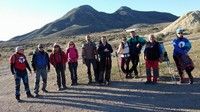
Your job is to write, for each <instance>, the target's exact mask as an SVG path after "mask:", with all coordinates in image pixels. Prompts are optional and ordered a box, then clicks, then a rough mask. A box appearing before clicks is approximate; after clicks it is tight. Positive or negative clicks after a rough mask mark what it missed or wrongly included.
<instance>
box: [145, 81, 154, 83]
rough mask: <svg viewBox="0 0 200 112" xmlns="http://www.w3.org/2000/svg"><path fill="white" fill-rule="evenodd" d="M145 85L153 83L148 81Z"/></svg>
mask: <svg viewBox="0 0 200 112" xmlns="http://www.w3.org/2000/svg"><path fill="white" fill-rule="evenodd" d="M144 84H152V82H151V81H146V82H145V83H144Z"/></svg>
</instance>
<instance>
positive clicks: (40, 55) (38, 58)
mask: <svg viewBox="0 0 200 112" xmlns="http://www.w3.org/2000/svg"><path fill="white" fill-rule="evenodd" d="M49 62H50V60H49V55H48V53H47V52H45V51H44V45H42V44H39V45H38V47H37V49H36V51H35V53H34V54H33V57H32V67H33V70H34V72H35V73H36V78H35V79H36V81H35V89H34V93H35V94H36V97H38V96H39V94H38V93H39V84H40V77H42V81H43V85H42V91H43V92H45V93H47V92H48V91H47V90H46V87H47V72H49V71H50V63H49Z"/></svg>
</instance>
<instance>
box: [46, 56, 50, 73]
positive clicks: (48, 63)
mask: <svg viewBox="0 0 200 112" xmlns="http://www.w3.org/2000/svg"><path fill="white" fill-rule="evenodd" d="M46 57H47V69H48V71H50V58H49V54H48V53H46Z"/></svg>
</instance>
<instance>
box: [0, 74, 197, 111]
mask: <svg viewBox="0 0 200 112" xmlns="http://www.w3.org/2000/svg"><path fill="white" fill-rule="evenodd" d="M29 78H30V86H31V91H32V93H33V85H34V76H30V77H29ZM52 79H53V78H52ZM160 79H161V80H160V82H159V84H157V85H145V84H144V81H145V79H144V77H143V78H139V79H129V80H127V79H126V80H123V81H113V82H112V83H111V85H110V86H97V85H90V86H89V85H86V84H80V85H78V86H74V87H70V86H69V84H68V89H66V90H63V91H57V90H56V88H57V85H56V83H55V81H51V82H49V83H48V84H49V86H48V90H49V93H42V92H40V94H41V96H40V97H38V98H29V99H28V98H26V95H25V92H24V86H23V85H21V93H22V94H21V99H22V100H23V102H21V103H18V102H17V101H16V100H15V97H14V79H13V77H12V76H11V75H2V76H0V84H1V85H0V88H1V91H0V110H1V112H68V111H69V112H73V111H78V112H80V111H83V112H84V111H113V112H118V111H143V112H147V111H159V112H160V111H163V112H170V111H174V112H177V111H184V112H185V111H200V84H199V79H195V83H194V84H193V85H189V84H176V83H175V82H174V81H172V80H170V78H169V80H167V81H162V78H160Z"/></svg>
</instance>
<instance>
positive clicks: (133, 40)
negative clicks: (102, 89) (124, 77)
mask: <svg viewBox="0 0 200 112" xmlns="http://www.w3.org/2000/svg"><path fill="white" fill-rule="evenodd" d="M129 31H130V36H129V37H128V38H129V39H128V44H129V50H130V60H131V62H132V67H131V68H130V71H129V75H130V77H132V75H131V74H132V72H133V71H134V74H135V77H138V70H137V66H138V63H139V55H140V52H141V49H142V47H143V46H144V45H145V43H146V40H145V39H144V38H143V37H139V36H138V35H137V34H136V32H135V30H134V29H133V30H129Z"/></svg>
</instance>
